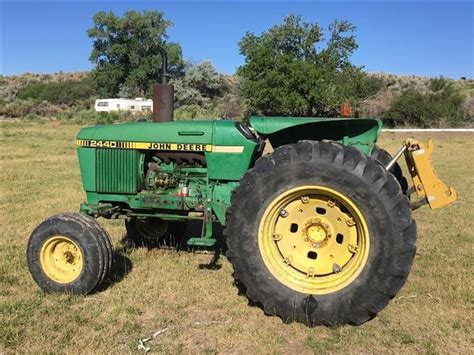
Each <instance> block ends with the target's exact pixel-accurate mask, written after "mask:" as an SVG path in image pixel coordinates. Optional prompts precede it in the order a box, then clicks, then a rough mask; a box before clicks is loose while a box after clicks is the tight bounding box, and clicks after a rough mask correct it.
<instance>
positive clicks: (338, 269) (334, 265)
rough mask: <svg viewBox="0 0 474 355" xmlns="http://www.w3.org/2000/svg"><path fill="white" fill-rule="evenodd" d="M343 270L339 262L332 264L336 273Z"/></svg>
mask: <svg viewBox="0 0 474 355" xmlns="http://www.w3.org/2000/svg"><path fill="white" fill-rule="evenodd" d="M341 270H342V269H341V267H340V266H339V265H338V264H337V263H334V264H333V265H332V271H333V272H334V273H335V274H337V273H338V272H341Z"/></svg>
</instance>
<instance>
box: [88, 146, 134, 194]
mask: <svg viewBox="0 0 474 355" xmlns="http://www.w3.org/2000/svg"><path fill="white" fill-rule="evenodd" d="M138 154H139V153H138V152H137V151H136V150H128V149H97V152H96V164H97V165H96V174H97V176H96V182H97V192H106V193H126V194H134V193H137V185H138Z"/></svg>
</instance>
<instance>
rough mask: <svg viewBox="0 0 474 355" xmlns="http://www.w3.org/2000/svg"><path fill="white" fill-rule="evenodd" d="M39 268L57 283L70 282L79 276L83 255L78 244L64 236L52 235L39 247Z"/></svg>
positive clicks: (82, 264)
mask: <svg viewBox="0 0 474 355" xmlns="http://www.w3.org/2000/svg"><path fill="white" fill-rule="evenodd" d="M40 262H41V268H42V269H43V271H44V273H45V274H46V275H47V276H48V277H49V278H50V279H52V280H54V281H56V282H57V283H70V282H73V281H74V280H75V279H77V278H78V277H79V275H80V274H81V271H82V268H83V266H84V257H83V255H82V252H81V249H80V248H79V246H78V245H77V244H76V243H75V242H74V241H73V240H72V239H70V238H68V237H65V236H52V237H51V238H49V239H48V240H47V241H46V242H45V243H44V244H43V247H42V248H41V251H40Z"/></svg>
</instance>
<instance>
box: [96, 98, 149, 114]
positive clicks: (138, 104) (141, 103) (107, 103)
mask: <svg viewBox="0 0 474 355" xmlns="http://www.w3.org/2000/svg"><path fill="white" fill-rule="evenodd" d="M94 108H95V110H96V111H97V112H111V111H130V112H148V111H150V112H153V101H152V100H145V99H143V98H140V97H137V98H136V99H134V100H133V99H98V100H95V106H94Z"/></svg>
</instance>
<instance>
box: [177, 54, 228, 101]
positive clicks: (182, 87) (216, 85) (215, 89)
mask: <svg viewBox="0 0 474 355" xmlns="http://www.w3.org/2000/svg"><path fill="white" fill-rule="evenodd" d="M171 83H172V84H173V86H174V89H175V99H176V104H177V105H178V106H181V105H199V106H202V107H205V108H207V107H209V105H210V104H211V101H212V100H213V99H214V98H216V97H221V96H223V95H224V94H225V93H226V92H227V91H228V90H229V88H228V85H227V83H226V81H225V78H224V76H223V75H221V74H219V73H217V71H216V69H215V68H214V66H213V65H212V63H211V62H209V61H203V62H201V63H199V64H196V65H192V64H188V66H187V67H186V69H185V74H184V75H183V76H182V77H181V78H177V79H173V80H172V81H171Z"/></svg>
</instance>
